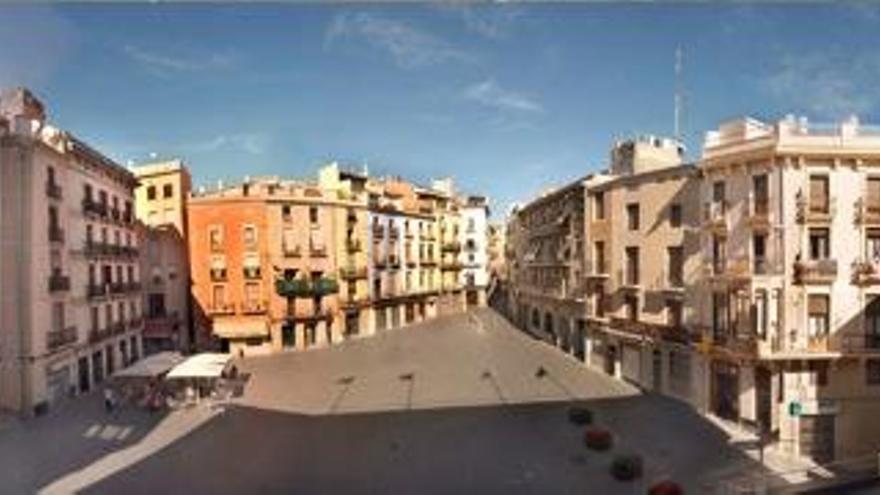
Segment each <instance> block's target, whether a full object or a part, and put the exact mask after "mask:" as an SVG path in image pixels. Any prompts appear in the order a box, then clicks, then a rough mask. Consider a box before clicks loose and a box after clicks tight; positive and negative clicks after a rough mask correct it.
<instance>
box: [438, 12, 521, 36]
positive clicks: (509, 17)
mask: <svg viewBox="0 0 880 495" xmlns="http://www.w3.org/2000/svg"><path fill="white" fill-rule="evenodd" d="M453 8H456V9H457V10H458V11H459V12H460V14H461V18H462V20H463V21H464V25H465V27H466V28H467V29H468V30H469V31H471V32H474V33H476V34H479V35H480V36H483V37H485V38H490V39H502V38H507V37H508V36H510V33H511V31H512V30H513V28H514V26H515V25H516V21H517V19H519V18H520V17H522V15H523V13H524V12H523V11H522V10H520V9H517V8H513V7H509V6H492V5H478V6H472V5H467V4H462V5H455V6H454V7H453Z"/></svg>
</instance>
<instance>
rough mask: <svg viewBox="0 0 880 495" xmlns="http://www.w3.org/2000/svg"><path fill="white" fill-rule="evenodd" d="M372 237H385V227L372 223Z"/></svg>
mask: <svg viewBox="0 0 880 495" xmlns="http://www.w3.org/2000/svg"><path fill="white" fill-rule="evenodd" d="M373 237H375V238H377V239H381V238H383V237H385V227H383V226H381V225H373Z"/></svg>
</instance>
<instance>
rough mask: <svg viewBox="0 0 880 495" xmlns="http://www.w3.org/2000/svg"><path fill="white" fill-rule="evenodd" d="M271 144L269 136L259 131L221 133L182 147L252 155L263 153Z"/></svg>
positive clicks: (195, 150)
mask: <svg viewBox="0 0 880 495" xmlns="http://www.w3.org/2000/svg"><path fill="white" fill-rule="evenodd" d="M268 146H269V138H268V137H267V136H265V135H263V134H258V133H240V134H219V135H217V136H214V137H212V138H210V139H206V140H204V141H198V142H194V143H188V144H184V145H182V146H181V147H180V148H182V149H184V150H187V151H192V152H210V151H220V150H237V151H243V152H245V153H249V154H251V155H261V154H263V153H265V152H266V149H267V148H268Z"/></svg>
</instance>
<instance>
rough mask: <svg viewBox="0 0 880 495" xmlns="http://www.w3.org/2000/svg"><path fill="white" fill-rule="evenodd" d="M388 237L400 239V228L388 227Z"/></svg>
mask: <svg viewBox="0 0 880 495" xmlns="http://www.w3.org/2000/svg"><path fill="white" fill-rule="evenodd" d="M388 238H389V239H400V229H398V228H397V227H391V228H390V229H388Z"/></svg>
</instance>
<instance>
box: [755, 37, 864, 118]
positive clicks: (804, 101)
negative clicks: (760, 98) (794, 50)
mask: <svg viewBox="0 0 880 495" xmlns="http://www.w3.org/2000/svg"><path fill="white" fill-rule="evenodd" d="M878 79H880V55H878V54H876V53H871V52H861V53H846V54H844V53H841V52H838V51H825V52H809V53H807V52H805V53H802V54H798V55H791V54H788V55H785V56H783V57H782V58H781V59H780V60H779V63H778V65H777V66H776V67H775V68H774V70H773V71H772V72H771V73H770V74H769V75H768V76H767V77H766V78H765V79H764V80H763V81H762V85H763V87H764V88H765V89H766V90H767V91H768V92H769V93H770V94H771V95H773V96H774V97H775V98H777V99H779V100H780V101H782V102H785V103H787V104H790V105H794V106H796V107H798V109H806V110H810V111H812V112H814V113H816V114H818V115H819V116H821V117H840V116H843V115H846V114H849V113H866V112H869V111H872V110H874V109H876V108H877V107H878V104H880V88H878V86H877V83H876V81H877V80H878Z"/></svg>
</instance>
